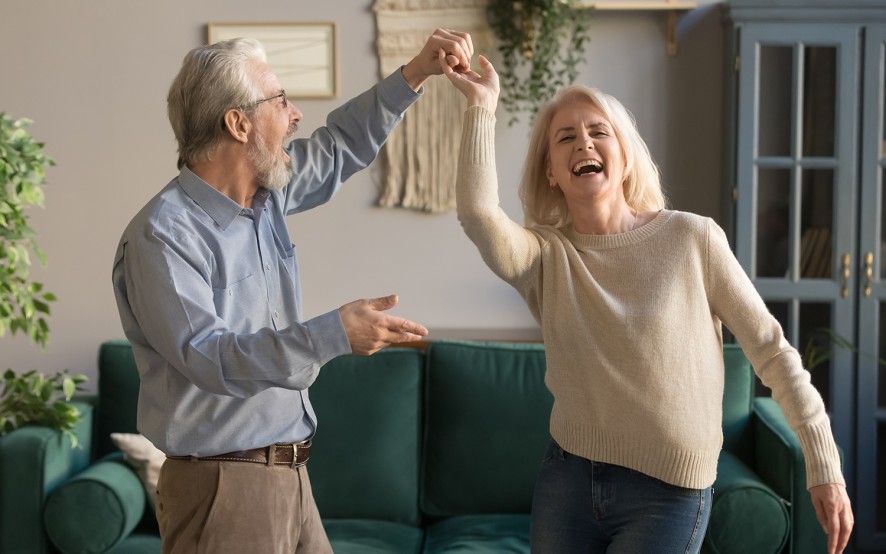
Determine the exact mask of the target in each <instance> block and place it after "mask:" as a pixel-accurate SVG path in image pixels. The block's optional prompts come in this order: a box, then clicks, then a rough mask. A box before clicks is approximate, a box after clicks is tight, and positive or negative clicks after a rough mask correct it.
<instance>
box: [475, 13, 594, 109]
mask: <svg viewBox="0 0 886 554" xmlns="http://www.w3.org/2000/svg"><path fill="white" fill-rule="evenodd" d="M591 14H592V9H590V8H589V7H586V6H577V5H576V2H575V0H490V2H489V7H488V8H487V19H488V21H489V26H490V27H491V28H492V31H493V33H494V34H495V36H496V38H497V39H498V50H499V53H500V54H501V55H502V64H501V67H500V68H499V71H498V74H499V78H500V79H501V96H500V100H501V104H502V106H503V107H504V108H505V109H507V110H508V111H509V112H510V113H511V119H510V120H509V121H508V124H509V125H512V124H514V123H515V122H516V121H517V120H518V119H519V115H518V114H519V113H520V112H527V113H529V114H530V116H534V115H535V113H536V112H537V111H538V108H539V107H540V106H541V104H542V103H543V102H545V101H547V100H548V99H550V98H551V97H552V96H553V95H554V93H555V92H556V91H557V89H558V88H560V87H562V86H565V85H569V84H572V82H573V81H574V80H575V78H576V76H577V75H578V64H579V62H581V61H582V60H583V59H584V51H585V44H586V43H587V41H588V40H589V34H588V25H589V23H590V18H591Z"/></svg>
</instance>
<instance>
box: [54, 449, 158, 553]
mask: <svg viewBox="0 0 886 554" xmlns="http://www.w3.org/2000/svg"><path fill="white" fill-rule="evenodd" d="M146 503H147V495H146V493H145V488H144V486H143V485H142V482H141V480H140V479H139V478H138V475H136V474H135V471H133V470H132V468H131V467H130V466H129V464H127V463H126V462H125V461H124V460H123V456H122V455H119V454H117V453H114V454H110V455H108V456H107V457H105V458H102V459H101V460H99V461H98V462H96V463H94V464H92V465H91V466H89V467H88V468H86V469H85V470H84V471H82V472H80V473H79V474H77V475H75V476H74V477H72V478H71V479H68V480H67V481H65V482H64V483H62V484H61V485H59V486H58V487H57V488H56V489H55V490H54V491H52V493H50V495H49V496H48V497H47V499H46V503H45V506H44V508H43V524H44V527H45V529H46V535H47V536H48V537H49V540H50V541H51V542H52V543H53V544H54V545H55V546H56V547H57V548H58V549H59V550H60V551H61V552H107V551H109V550H110V549H112V548H114V547H115V546H117V545H118V544H120V543H121V542H122V541H123V540H125V539H126V538H127V537H128V536H129V535H130V533H132V530H133V529H135V527H136V526H137V525H138V523H139V521H140V520H141V518H142V515H143V514H144V512H145V505H146Z"/></svg>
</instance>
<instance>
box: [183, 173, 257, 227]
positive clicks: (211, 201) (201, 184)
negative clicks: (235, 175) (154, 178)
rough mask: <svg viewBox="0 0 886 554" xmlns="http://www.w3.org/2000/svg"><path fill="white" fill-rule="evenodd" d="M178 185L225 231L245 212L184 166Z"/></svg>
mask: <svg viewBox="0 0 886 554" xmlns="http://www.w3.org/2000/svg"><path fill="white" fill-rule="evenodd" d="M178 184H179V186H180V187H181V188H182V190H183V191H185V194H187V195H188V196H190V197H191V200H193V201H194V202H195V203H196V204H197V205H198V206H200V207H201V208H203V211H205V212H206V213H207V214H208V215H209V217H211V218H212V219H213V221H215V223H216V224H217V225H218V226H219V227H221V228H222V229H223V230H224V229H227V227H228V225H230V224H231V222H232V221H234V219H236V218H237V216H238V215H240V212H242V211H243V207H242V206H241V205H240V204H238V203H236V202H234V201H233V200H231V199H230V198H228V197H227V196H225V195H224V194H222V193H220V192H219V191H218V190H217V189H216V188H215V187H213V186H212V185H210V184H209V183H207V182H206V181H204V180H203V179H201V178H200V177H197V176H196V175H195V174H194V173H193V172H192V171H191V170H190V169H188V166H182V168H181V172H180V173H179V175H178Z"/></svg>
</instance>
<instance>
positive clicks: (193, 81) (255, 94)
mask: <svg viewBox="0 0 886 554" xmlns="http://www.w3.org/2000/svg"><path fill="white" fill-rule="evenodd" d="M256 61H261V62H266V61H267V55H266V54H265V50H264V48H263V47H262V45H261V43H259V42H258V41H257V40H255V39H250V38H235V39H231V40H226V41H222V42H217V43H215V44H210V45H207V46H200V47H197V48H194V49H193V50H191V51H190V52H188V53H187V55H186V56H185V59H184V61H183V62H182V67H181V69H180V70H179V72H178V75H176V77H175V79H174V80H173V81H172V85H170V87H169V96H167V98H166V103H167V113H168V115H169V122H170V123H171V124H172V131H173V133H175V140H176V141H177V142H178V167H179V169H181V167H182V166H183V165H185V164H193V163H198V162H206V161H209V160H210V159H211V158H212V154H213V152H215V150H216V148H218V146H219V144H220V141H221V138H222V137H223V136H224V133H226V132H227V131H225V127H224V122H223V120H224V115H225V112H227V111H228V110H229V109H231V108H235V107H241V106H242V107H243V109H244V111H246V113H247V115H250V114H251V113H252V111H253V110H254V106H252V105H251V104H252V102H254V101H256V100H257V99H258V98H259V97H260V96H261V90H260V89H259V88H258V86H257V84H256V82H255V74H254V68H253V65H254V63H255V62H256Z"/></svg>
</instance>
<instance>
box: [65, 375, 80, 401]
mask: <svg viewBox="0 0 886 554" xmlns="http://www.w3.org/2000/svg"><path fill="white" fill-rule="evenodd" d="M76 391H77V385H76V384H75V383H74V380H73V379H71V378H70V377H66V378H65V380H64V392H65V400H70V399H71V397H72V396H74V393H75V392H76Z"/></svg>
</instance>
